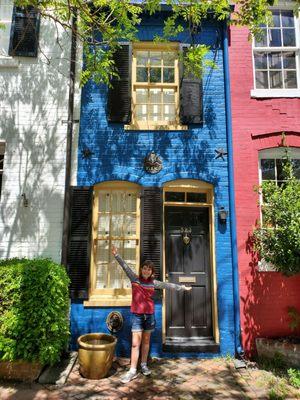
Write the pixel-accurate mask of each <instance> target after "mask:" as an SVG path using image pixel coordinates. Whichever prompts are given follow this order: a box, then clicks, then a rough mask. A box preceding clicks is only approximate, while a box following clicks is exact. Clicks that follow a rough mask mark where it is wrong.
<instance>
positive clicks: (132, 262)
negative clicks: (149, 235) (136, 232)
mask: <svg viewBox="0 0 300 400" xmlns="http://www.w3.org/2000/svg"><path fill="white" fill-rule="evenodd" d="M124 260H125V261H126V262H127V264H128V265H129V266H130V268H131V269H132V270H133V271H136V242H135V240H125V242H124ZM124 287H130V282H129V279H124Z"/></svg>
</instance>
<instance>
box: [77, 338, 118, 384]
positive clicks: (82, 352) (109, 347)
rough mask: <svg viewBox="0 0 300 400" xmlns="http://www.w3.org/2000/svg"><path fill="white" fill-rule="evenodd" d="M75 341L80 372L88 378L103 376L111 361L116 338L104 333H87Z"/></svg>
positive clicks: (107, 370) (106, 372) (105, 374)
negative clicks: (76, 342)
mask: <svg viewBox="0 0 300 400" xmlns="http://www.w3.org/2000/svg"><path fill="white" fill-rule="evenodd" d="M77 341H78V346H79V350H78V360H79V371H80V373H81V374H82V375H83V376H84V377H85V378H88V379H101V378H105V377H106V376H107V374H108V372H109V370H110V368H111V365H112V362H113V357H114V352H115V347H116V344H117V338H115V337H114V336H112V335H108V334H106V333H88V334H86V335H82V336H80V337H79V338H78V339H77Z"/></svg>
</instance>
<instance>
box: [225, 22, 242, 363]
mask: <svg viewBox="0 0 300 400" xmlns="http://www.w3.org/2000/svg"><path fill="white" fill-rule="evenodd" d="M223 67H224V78H225V79H224V80H225V108H226V130H227V152H228V175H229V177H228V178H229V216H230V218H229V220H230V231H231V248H232V281H233V282H232V283H233V306H234V338H235V351H236V354H238V355H242V354H243V348H242V345H241V321H240V295H239V271H238V252H237V233H236V213H235V196H234V195H235V191H234V169H233V145H232V122H231V121H232V115H231V99H230V73H229V55H228V30H227V22H224V25H223Z"/></svg>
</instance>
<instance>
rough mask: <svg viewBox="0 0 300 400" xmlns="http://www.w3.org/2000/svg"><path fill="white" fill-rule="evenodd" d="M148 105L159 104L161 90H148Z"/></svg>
mask: <svg viewBox="0 0 300 400" xmlns="http://www.w3.org/2000/svg"><path fill="white" fill-rule="evenodd" d="M150 103H161V89H150Z"/></svg>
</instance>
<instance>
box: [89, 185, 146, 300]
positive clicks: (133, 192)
mask: <svg viewBox="0 0 300 400" xmlns="http://www.w3.org/2000/svg"><path fill="white" fill-rule="evenodd" d="M139 193H140V188H139V186H138V185H135V184H132V183H129V182H110V183H105V184H99V185H98V186H96V187H95V191H94V206H93V246H92V247H93V250H92V263H91V264H92V265H91V278H92V279H91V289H92V295H96V296H97V295H98V296H99V295H100V296H106V297H109V298H111V299H117V298H119V297H120V296H121V297H122V296H123V297H124V296H125V297H126V296H129V295H130V294H131V285H130V282H129V280H128V278H127V277H126V275H125V274H124V272H123V271H122V270H121V268H119V267H118V265H117V263H116V261H115V259H114V257H113V256H112V254H111V247H112V245H115V246H116V247H117V248H118V251H119V254H120V255H121V257H122V258H123V259H124V260H125V261H126V262H127V264H128V265H129V266H130V267H131V268H132V269H134V270H137V268H138V265H139V215H140V212H139V208H140V205H139V204H140V201H139V200H140V199H139V197H140V196H139Z"/></svg>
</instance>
